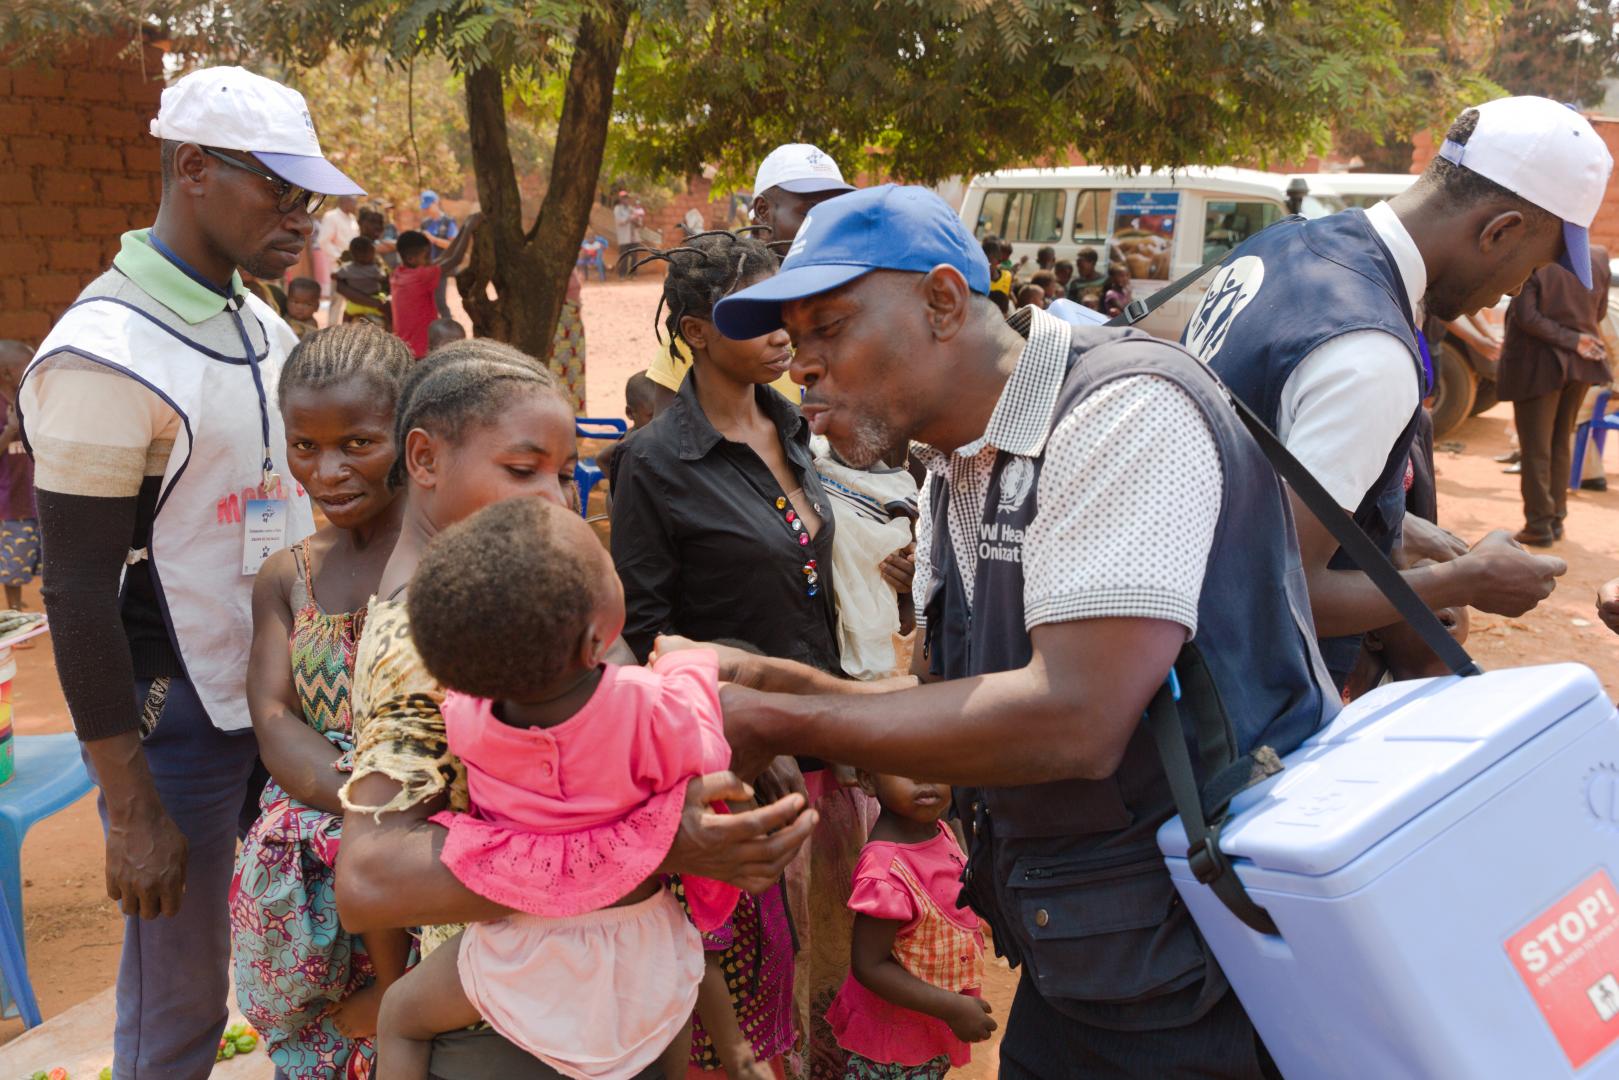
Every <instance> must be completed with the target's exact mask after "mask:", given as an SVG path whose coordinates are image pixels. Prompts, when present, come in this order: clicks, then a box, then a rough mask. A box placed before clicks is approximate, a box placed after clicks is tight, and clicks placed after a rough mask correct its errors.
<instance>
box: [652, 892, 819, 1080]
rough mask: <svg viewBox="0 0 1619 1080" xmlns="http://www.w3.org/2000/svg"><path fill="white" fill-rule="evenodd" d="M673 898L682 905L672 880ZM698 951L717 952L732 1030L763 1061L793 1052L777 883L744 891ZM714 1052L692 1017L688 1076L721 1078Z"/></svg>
mask: <svg viewBox="0 0 1619 1080" xmlns="http://www.w3.org/2000/svg"><path fill="white" fill-rule="evenodd" d="M674 882H675V891H676V895H678V896H679V897H680V898H681V902H682V903H684V902H685V898H686V897H685V886H684V884H683V883H682V882H681V881H680V879H679V878H675V879H674ZM703 949H704V951H705V952H708V953H710V954H714V953H718V954H719V963H720V966H721V967H722V968H723V969H724V971H725V988H726V990H728V991H729V992H730V995H731V1009H732V1010H733V1011H734V1012H735V1014H736V1023H737V1027H738V1028H740V1029H741V1031H742V1035H743V1037H744V1038H746V1039H747V1040H748V1045H750V1046H751V1047H752V1048H753V1055H754V1057H756V1058H757V1059H758V1060H760V1061H763V1062H770V1061H774V1060H775V1059H777V1058H779V1057H782V1056H783V1055H784V1054H786V1053H788V1052H789V1051H790V1050H792V1048H793V1042H794V1040H795V1037H796V1031H795V1026H794V1014H793V931H792V927H791V926H790V925H789V923H788V921H787V902H786V897H785V891H784V889H783V888H782V886H781V885H780V884H778V885H776V887H774V888H772V889H770V890H769V891H767V892H765V893H764V894H762V895H760V896H750V895H748V894H747V893H743V894H742V896H741V898H740V899H739V900H738V901H737V905H736V910H734V911H733V912H732V913H731V917H730V918H729V919H727V920H726V921H725V925H724V926H721V927H719V928H718V929H716V930H711V931H709V932H708V933H706V934H704V935H703ZM722 1068H723V1066H722V1065H721V1062H720V1056H719V1051H718V1050H716V1049H715V1047H714V1040H713V1039H711V1038H710V1037H709V1035H708V1033H707V1032H706V1031H704V1030H703V1021H702V1018H701V1017H698V1016H693V1017H692V1031H691V1070H692V1071H691V1072H689V1073H688V1074H687V1075H688V1077H690V1076H693V1075H707V1074H709V1073H713V1074H714V1075H723V1072H720V1071H718V1070H721V1069H722Z"/></svg>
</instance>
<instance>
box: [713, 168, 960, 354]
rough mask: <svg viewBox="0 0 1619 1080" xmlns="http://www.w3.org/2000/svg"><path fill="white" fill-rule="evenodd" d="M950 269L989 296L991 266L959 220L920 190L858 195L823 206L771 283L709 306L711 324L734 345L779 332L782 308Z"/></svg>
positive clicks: (886, 188)
mask: <svg viewBox="0 0 1619 1080" xmlns="http://www.w3.org/2000/svg"><path fill="white" fill-rule="evenodd" d="M939 265H945V266H953V267H955V268H956V269H957V270H959V271H961V276H962V277H964V278H966V279H967V287H968V288H969V289H971V290H972V291H973V292H975V293H983V294H985V295H988V293H989V260H987V259H985V258H984V250H983V248H982V247H981V246H980V245H979V243H978V241H976V240H974V239H973V238H972V234H971V233H969V232H968V231H967V229H966V226H964V225H962V223H961V218H960V216H959V215H958V214H957V213H956V212H955V211H954V210H952V209H950V206H949V204H947V203H946V202H945V201H944V200H943V199H941V198H939V197H938V196H937V195H935V194H934V193H933V192H932V191H929V190H928V189H927V188H922V187H899V186H897V185H894V184H884V185H882V186H881V187H874V188H862V189H861V190H859V191H851V192H849V194H847V195H839V196H837V197H836V198H833V199H828V200H827V201H826V202H824V203H821V204H820V205H819V206H817V207H816V208H815V209H813V210H811V211H810V212H809V214H808V216H806V217H805V218H804V224H802V225H800V226H799V227H798V235H797V236H796V237H795V238H794V239H793V246H792V247H791V248H790V249H789V250H788V252H787V258H786V259H785V260H783V261H782V264H781V270H780V271H779V272H778V273H777V274H776V276H775V277H771V278H766V279H765V280H764V281H761V282H759V283H758V284H757V285H752V286H750V287H748V288H746V289H743V290H742V291H741V292H736V293H732V294H731V295H730V296H727V297H726V298H725V299H723V300H721V301H720V302H719V303H718V304H716V305H715V306H714V325H715V326H717V327H718V328H719V331H720V333H722V334H724V335H725V336H726V337H728V338H731V339H732V340H734V341H745V340H747V339H748V338H756V337H759V336H761V335H763V334H768V333H770V332H771V331H772V330H779V329H780V328H781V305H782V304H784V303H786V302H787V301H789V300H802V299H804V298H805V297H809V296H818V295H819V294H821V293H824V292H831V291H832V290H833V289H837V288H841V287H842V286H844V285H847V284H848V283H849V282H851V281H853V280H854V279H855V278H857V277H860V276H861V275H862V274H869V273H870V272H871V271H873V270H908V271H911V272H912V273H917V274H925V273H927V272H928V271H929V270H932V269H933V268H934V267H936V266H939Z"/></svg>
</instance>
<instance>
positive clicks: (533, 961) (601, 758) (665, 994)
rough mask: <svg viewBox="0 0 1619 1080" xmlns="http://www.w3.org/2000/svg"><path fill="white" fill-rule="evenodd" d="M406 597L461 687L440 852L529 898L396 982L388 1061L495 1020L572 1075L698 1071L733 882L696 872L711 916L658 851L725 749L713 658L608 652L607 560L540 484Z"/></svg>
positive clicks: (468, 880) (412, 1060) (428, 653)
mask: <svg viewBox="0 0 1619 1080" xmlns="http://www.w3.org/2000/svg"><path fill="white" fill-rule="evenodd" d="M408 604H409V613H410V626H411V635H412V638H413V640H414V643H415V645H416V648H417V651H418V652H419V653H420V654H421V658H422V662H423V663H424V664H425V665H426V667H427V669H428V670H429V671H430V672H431V673H432V674H433V676H434V677H435V678H437V679H438V680H439V681H440V682H441V683H443V684H444V685H445V686H446V687H447V688H451V691H450V692H449V693H448V694H447V696H446V697H445V700H444V705H443V714H444V719H445V728H446V737H447V739H448V741H449V748H450V750H451V751H452V752H453V753H454V754H455V756H456V757H458V758H460V759H461V761H463V762H464V763H465V764H466V768H467V786H468V793H469V795H470V799H471V803H472V810H471V813H469V814H451V813H445V814H441V815H438V816H437V817H435V818H434V820H435V821H439V822H440V823H442V824H445V825H446V826H447V827H448V829H449V834H448V836H447V838H446V839H445V842H444V850H443V853H442V856H441V857H442V859H443V861H444V863H445V865H446V866H448V867H449V868H450V869H451V870H452V871H454V873H455V875H456V877H458V878H460V880H461V881H462V882H463V883H464V884H466V885H467V886H468V887H469V888H472V889H473V890H475V891H477V892H479V893H481V894H483V895H484V896H487V897H489V898H490V899H492V900H495V901H497V902H499V903H501V904H504V905H506V906H507V907H510V908H514V909H516V910H517V911H518V912H519V914H514V915H511V916H508V917H506V918H504V919H499V920H496V921H494V922H487V923H475V924H473V925H471V926H469V927H467V928H466V930H464V931H463V932H462V933H461V935H459V937H458V939H454V940H452V941H450V942H447V943H446V944H445V945H444V946H442V947H440V948H438V949H436V950H434V951H433V952H431V953H429V954H428V956H427V959H425V960H424V961H423V962H422V963H421V965H420V966H418V967H417V968H416V969H415V970H414V971H412V972H410V973H409V974H408V975H406V976H405V977H404V978H403V979H401V980H400V981H399V982H397V983H395V984H394V986H393V987H392V988H391V989H390V990H389V991H388V994H387V996H386V998H385V999H384V1002H383V1010H382V1019H381V1030H380V1032H379V1035H378V1046H377V1065H378V1077H379V1080H396V1078H397V1080H404V1078H410V1080H425V1078H426V1076H427V1074H428V1071H427V1067H428V1055H429V1051H430V1048H431V1039H432V1037H433V1036H434V1035H436V1034H439V1033H441V1032H448V1031H454V1030H456V1029H458V1028H462V1027H466V1026H468V1025H471V1024H475V1023H477V1022H478V1021H479V1020H480V1019H482V1020H487V1021H488V1022H489V1024H490V1025H491V1026H493V1027H494V1028H495V1030H496V1031H498V1032H499V1033H500V1034H501V1035H503V1036H505V1037H506V1038H507V1039H509V1040H510V1041H512V1042H513V1043H516V1044H517V1045H518V1046H520V1047H522V1048H523V1049H525V1050H527V1051H528V1052H529V1053H531V1054H533V1055H535V1056H536V1057H539V1058H541V1059H542V1060H544V1061H545V1062H546V1063H547V1064H548V1065H550V1066H551V1067H552V1068H554V1069H556V1070H557V1071H558V1072H560V1073H562V1074H563V1075H564V1076H568V1077H575V1078H579V1080H625V1078H630V1077H637V1076H640V1075H642V1074H643V1072H645V1071H646V1070H647V1069H648V1067H649V1066H651V1065H653V1064H654V1063H655V1062H659V1061H661V1062H662V1063H663V1069H664V1071H665V1072H666V1073H667V1074H668V1075H670V1076H678V1075H682V1074H683V1073H684V1071H685V1062H686V1055H687V1053H688V1047H689V1042H690V1036H689V1033H688V1021H689V1018H690V1017H691V1013H692V1008H693V1006H694V1005H695V1004H696V1001H697V989H698V985H699V983H700V982H701V980H702V977H703V943H702V939H701V937H700V936H699V930H707V929H712V928H714V927H716V926H719V925H721V924H723V923H724V921H725V919H726V917H727V916H728V915H729V914H730V910H731V908H732V907H733V906H734V905H735V903H736V898H737V893H736V891H735V890H734V889H731V888H729V887H728V886H722V885H718V884H717V883H714V882H709V881H703V880H702V879H697V878H687V879H686V880H685V888H686V894H687V901H688V903H689V904H690V906H691V909H692V918H693V920H695V921H696V922H697V926H695V927H694V926H693V925H692V922H691V921H689V920H688V919H687V918H686V916H685V914H684V913H683V911H682V910H681V906H680V903H679V901H678V900H677V899H676V898H675V897H674V895H673V894H672V893H671V892H669V891H668V890H667V889H666V888H665V887H664V885H663V883H662V881H661V880H660V879H659V878H658V877H657V876H656V870H657V867H658V865H659V863H661V862H662V861H663V858H664V856H665V855H666V854H667V853H668V850H669V847H670V845H671V843H672V842H673V838H674V833H675V829H676V828H677V827H678V825H679V819H680V812H681V807H682V804H683V803H684V801H685V792H686V786H687V782H688V781H690V780H691V779H693V778H695V777H697V776H699V775H701V774H703V773H706V772H711V771H714V770H716V769H723V768H725V767H726V766H727V765H728V764H729V762H730V751H729V748H728V747H727V746H726V744H725V738H724V732H723V730H722V727H721V717H720V707H719V688H718V682H717V679H718V662H717V659H716V657H715V656H714V654H713V653H712V652H708V651H706V650H697V651H693V652H682V653H676V654H673V655H670V656H667V657H664V658H662V659H660V660H659V661H658V662H657V664H655V665H654V666H653V667H652V668H651V669H650V670H649V669H645V668H637V667H619V666H617V665H614V664H606V663H603V656H604V655H605V653H606V651H607V649H608V647H609V646H610V645H612V644H613V642H614V641H616V640H617V639H618V635H619V631H620V629H621V628H622V626H623V623H624V596H623V592H622V590H621V589H620V587H619V584H618V576H617V574H615V573H614V571H613V564H612V560H611V559H610V558H609V557H608V554H607V551H606V549H604V548H603V547H602V546H601V543H600V542H599V541H598V540H597V539H596V536H595V534H594V533H593V532H592V531H591V529H590V527H589V526H587V525H586V524H585V523H584V522H583V520H582V519H581V518H580V517H579V516H578V515H577V514H572V513H569V512H568V511H567V510H564V509H561V508H558V507H555V506H551V505H550V504H548V503H546V502H543V501H541V500H539V499H513V500H510V501H507V502H503V503H497V504H496V505H494V506H491V507H488V508H486V509H484V510H481V511H479V512H478V513H477V514H474V515H473V516H472V517H470V518H468V519H466V520H465V521H463V522H461V523H460V524H458V525H455V526H453V527H451V528H449V529H447V530H445V531H444V532H443V533H442V534H441V535H440V536H439V537H437V538H436V539H435V540H434V541H433V543H432V545H431V546H430V547H429V549H428V551H427V554H426V555H425V557H424V558H423V559H422V562H421V565H420V566H419V567H418V569H417V571H416V576H415V578H414V579H412V581H411V584H410V589H409V593H408ZM558 882H561V884H560V885H559V884H557V883H558Z"/></svg>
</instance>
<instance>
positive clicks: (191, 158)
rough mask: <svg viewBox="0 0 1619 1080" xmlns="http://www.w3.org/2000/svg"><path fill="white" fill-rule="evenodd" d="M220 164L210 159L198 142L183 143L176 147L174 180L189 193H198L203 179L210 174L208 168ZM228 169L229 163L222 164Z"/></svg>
mask: <svg viewBox="0 0 1619 1080" xmlns="http://www.w3.org/2000/svg"><path fill="white" fill-rule="evenodd" d="M216 164H219V163H218V162H212V161H210V160H209V159H208V155H207V154H205V153H203V152H202V147H200V146H198V145H197V144H196V143H181V144H180V145H179V146H176V147H175V148H174V180H175V183H177V184H179V185H180V186H181V187H182V188H183V189H184V190H185V191H186V193H187V194H190V195H195V194H198V193H199V192H200V191H201V189H202V183H203V180H204V179H205V178H206V177H207V176H208V169H209V167H210V166H212V165H216ZM220 168H225V169H228V168H230V166H229V165H220Z"/></svg>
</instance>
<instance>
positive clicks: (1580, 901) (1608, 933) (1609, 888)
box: [1507, 870, 1619, 1069]
mask: <svg viewBox="0 0 1619 1080" xmlns="http://www.w3.org/2000/svg"><path fill="white" fill-rule="evenodd" d="M1507 955H1508V956H1509V957H1511V959H1512V966H1513V967H1514V968H1516V969H1517V971H1518V974H1519V975H1520V976H1521V977H1522V978H1523V981H1524V983H1525V984H1526V985H1527V986H1528V987H1529V993H1530V994H1531V995H1533V996H1534V999H1535V1004H1536V1005H1539V1006H1540V1011H1541V1013H1542V1014H1543V1015H1544V1016H1545V1017H1546V1023H1547V1024H1549V1025H1550V1026H1551V1029H1552V1035H1553V1036H1555V1037H1556V1039H1557V1042H1558V1045H1560V1046H1561V1047H1562V1048H1563V1053H1565V1054H1567V1055H1568V1060H1569V1063H1570V1064H1571V1065H1573V1066H1574V1068H1576V1069H1578V1068H1579V1067H1580V1066H1582V1065H1584V1064H1585V1063H1586V1062H1587V1061H1590V1060H1591V1059H1592V1058H1594V1057H1596V1056H1597V1054H1599V1053H1601V1052H1602V1051H1603V1050H1604V1049H1605V1048H1606V1047H1607V1046H1608V1045H1610V1044H1611V1043H1613V1042H1614V1041H1615V1040H1619V890H1616V889H1615V888H1614V885H1613V879H1612V878H1610V877H1609V876H1608V874H1607V872H1606V871H1602V870H1598V871H1597V872H1596V873H1594V874H1592V875H1591V876H1590V877H1588V878H1586V879H1585V880H1584V881H1582V882H1580V883H1579V885H1577V886H1575V887H1574V889H1573V890H1572V891H1570V892H1569V893H1568V894H1567V895H1565V896H1564V897H1563V898H1562V899H1560V900H1558V901H1557V902H1556V903H1555V904H1553V905H1552V906H1551V907H1548V908H1547V909H1546V910H1545V911H1543V912H1541V913H1540V914H1539V915H1537V916H1535V918H1533V919H1532V920H1530V921H1529V923H1528V924H1527V925H1525V926H1524V927H1523V929H1521V930H1519V931H1518V932H1517V933H1516V934H1514V935H1512V937H1510V938H1509V939H1507Z"/></svg>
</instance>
